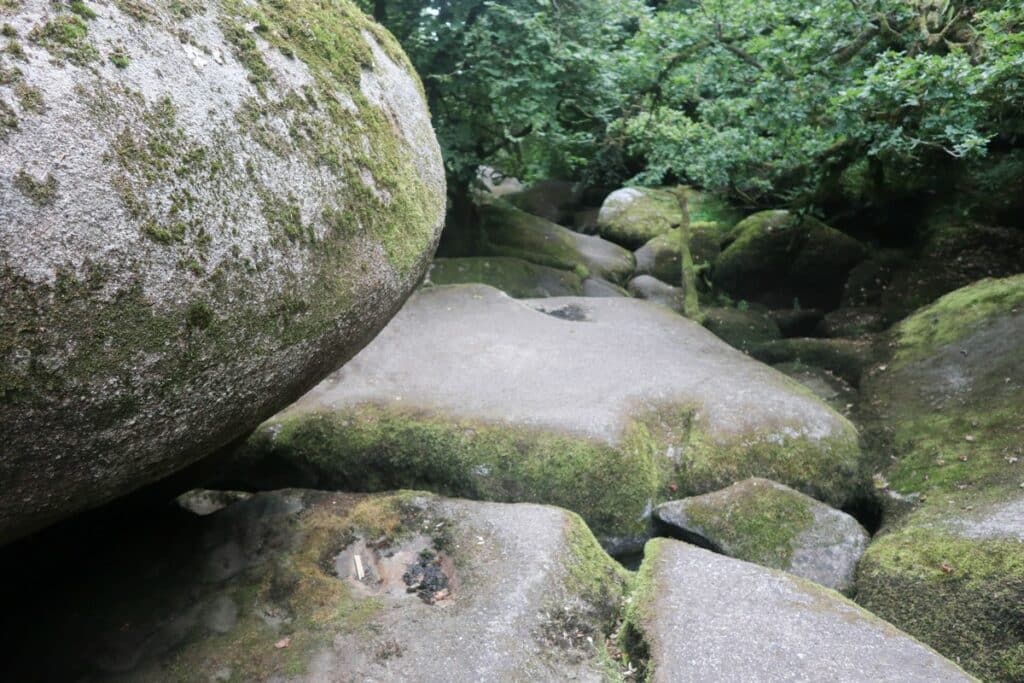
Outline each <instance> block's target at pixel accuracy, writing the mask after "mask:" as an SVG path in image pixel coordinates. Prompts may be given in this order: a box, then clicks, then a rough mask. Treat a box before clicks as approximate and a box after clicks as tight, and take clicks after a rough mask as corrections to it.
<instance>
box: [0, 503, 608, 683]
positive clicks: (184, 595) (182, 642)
mask: <svg viewBox="0 0 1024 683" xmlns="http://www.w3.org/2000/svg"><path fill="white" fill-rule="evenodd" d="M182 514H184V513H182ZM115 528H116V525H115ZM164 531H167V532H169V533H166V534H165V535H164V536H163V537H162V538H161V539H160V541H159V542H158V543H152V542H144V543H137V544H135V545H134V546H133V547H131V548H127V547H122V548H117V547H111V546H110V545H100V547H99V548H98V550H102V551H104V553H105V554H104V555H102V556H93V557H83V558H81V560H80V562H79V567H78V568H77V572H76V577H74V578H72V579H71V580H66V579H65V580H60V579H58V580H57V581H56V582H55V583H53V584H51V585H49V586H46V587H45V590H46V591H47V592H45V593H42V594H39V595H37V596H35V599H34V600H32V599H24V597H22V598H19V599H17V600H8V601H7V602H6V608H5V611H6V614H5V624H4V625H5V629H4V635H5V642H6V643H7V645H8V649H7V650H6V653H7V654H6V655H5V657H4V661H3V662H2V663H0V672H2V673H4V679H5V680H18V681H35V680H40V681H43V680H45V681H56V680H90V681H127V680H131V681H154V682H155V681H167V680H180V681H203V682H206V681H211V680H244V681H278V680H289V681H310V682H312V681H349V680H351V681H356V680H394V681H402V680H414V679H415V680H480V679H486V680H512V679H520V678H522V677H524V676H526V677H529V678H530V679H531V680H545V681H563V680H568V679H573V680H590V681H598V680H601V671H602V663H601V662H600V661H599V659H598V651H597V644H599V643H602V642H603V640H604V637H605V635H606V634H607V633H608V632H609V630H610V629H611V626H612V622H613V620H614V615H615V614H616V613H617V611H618V609H619V607H620V604H621V600H622V596H623V588H624V576H625V575H624V573H623V571H622V570H621V569H620V568H618V567H617V565H615V563H614V562H613V561H612V560H611V559H610V558H608V557H607V556H606V555H604V554H603V553H602V552H601V550H600V549H599V548H598V547H597V545H596V542H595V541H594V539H593V537H592V536H591V535H590V534H589V532H588V531H587V530H586V528H585V527H584V526H583V525H582V524H581V523H580V522H579V519H578V518H577V517H575V516H574V515H572V514H570V513H567V512H565V511H562V510H557V509H554V508H546V507H540V506H533V505H519V506H508V505H499V504H492V503H473V502H468V501H459V500H448V499H440V498H434V497H432V496H430V495H429V494H417V493H410V492H403V493H399V494H388V495H378V496H358V495H348V494H341V493H329V492H317V491H302V490H283V491H275V492H268V493H261V494H258V495H256V496H254V497H252V498H251V499H249V500H246V501H242V502H239V503H236V504H234V505H232V506H229V507H227V508H225V509H224V510H222V511H220V512H217V513H215V514H213V515H209V516H206V517H194V518H191V519H188V518H187V517H186V518H179V519H176V520H174V522H173V524H168V525H165V526H164ZM154 540H155V539H154ZM36 588H37V589H38V590H43V587H41V586H39V587H36ZM4 590H5V591H7V590H10V587H5V588H4ZM49 604H52V605H60V609H59V611H54V612H51V611H38V608H39V607H40V606H41V605H49ZM21 609H27V610H28V613H25V614H22V613H21V612H19V610H21ZM29 614H31V616H28V615H29ZM15 618H26V619H29V620H31V623H32V625H33V626H32V628H28V629H25V628H22V629H20V630H18V629H15V628H13V625H12V620H13V619H15ZM569 623H571V624H572V625H573V626H572V628H571V629H570V628H568V627H567V626H566V624H569ZM8 625H11V626H12V627H11V628H8ZM556 631H557V632H558V633H567V632H571V633H573V634H576V635H574V636H573V638H572V639H563V640H562V641H561V642H559V643H554V642H553V641H552V640H551V639H550V638H549V634H550V633H552V632H556Z"/></svg>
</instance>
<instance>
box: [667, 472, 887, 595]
mask: <svg viewBox="0 0 1024 683" xmlns="http://www.w3.org/2000/svg"><path fill="white" fill-rule="evenodd" d="M654 518H655V519H656V520H657V521H658V522H660V523H661V524H664V525H668V526H669V527H670V528H671V530H672V532H673V533H672V535H680V536H681V537H682V538H684V539H687V540H690V541H691V542H693V543H696V544H698V545H701V546H703V547H706V548H709V549H711V550H714V551H716V552H720V553H723V554H725V555H729V556H730V557H735V558H737V559H740V560H746V561H748V562H754V563H756V564H760V565H762V566H765V567H772V568H775V569H782V570H784V571H787V572H789V573H790V574H793V575H795V576H801V577H803V578H805V579H810V580H811V581H814V582H815V583H817V584H820V585H822V586H825V587H826V588H832V589H834V590H837V591H840V592H842V593H847V594H849V593H852V591H853V588H854V572H855V570H856V567H857V561H858V560H860V556H861V555H862V554H863V553H864V549H865V548H866V547H867V544H868V534H867V532H866V531H865V530H864V528H863V527H861V525H860V524H859V523H858V522H857V520H855V519H854V518H853V517H851V516H850V515H848V514H846V513H844V512H840V511H839V510H835V509H833V508H830V507H829V506H827V505H824V504H823V503H820V502H818V501H816V500H814V499H813V498H811V497H809V496H805V495H804V494H802V493H799V492H798V491H794V490H793V489H791V488H789V487H788V486H783V485H782V484H777V483H775V482H773V481H769V480H766V479H756V478H755V479H746V480H744V481H742V482H739V483H736V484H733V485H732V486H730V487H728V488H726V489H722V490H721V491H715V492H713V493H707V494H704V495H702V496H695V497H693V498H686V499H684V500H676V501H670V502H667V503H662V504H661V505H659V506H658V507H657V508H655V510H654Z"/></svg>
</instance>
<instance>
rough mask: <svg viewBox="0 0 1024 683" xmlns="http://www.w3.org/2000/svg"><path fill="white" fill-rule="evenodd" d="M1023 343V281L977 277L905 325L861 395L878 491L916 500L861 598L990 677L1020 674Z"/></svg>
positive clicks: (879, 548)
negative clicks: (883, 489)
mask: <svg viewBox="0 0 1024 683" xmlns="http://www.w3.org/2000/svg"><path fill="white" fill-rule="evenodd" d="M1022 335H1024V275H1019V276H1015V277H1011V278H1005V279H1001V280H982V281H980V282H977V283H975V284H973V285H970V286H968V287H965V288H963V289H959V290H956V291H955V292H951V293H950V294H947V295H946V296H944V297H942V298H940V299H939V300H938V301H936V302H935V303H934V304H932V305H930V306H927V307H925V308H923V309H921V310H920V311H918V312H917V313H915V314H914V315H912V316H910V317H909V318H907V319H906V320H904V321H903V322H901V323H900V324H899V325H898V326H897V327H896V328H895V329H894V331H893V349H892V351H893V353H892V357H891V358H890V359H889V360H888V361H887V362H886V363H884V364H882V365H880V366H878V367H877V368H876V369H875V370H874V371H873V372H871V373H870V374H869V375H867V376H866V377H865V380H864V385H863V388H862V391H863V393H864V395H865V402H864V404H865V407H866V408H870V409H871V413H870V415H869V416H868V417H869V418H871V419H872V420H873V423H872V422H869V423H868V424H869V435H870V436H871V437H872V442H873V446H874V447H873V450H877V451H878V452H879V453H880V455H881V456H883V458H882V460H881V461H880V462H879V464H878V467H879V474H878V476H877V480H878V485H879V486H881V487H886V488H888V489H889V490H891V491H892V492H894V493H895V494H899V495H900V496H902V497H905V498H906V497H911V498H917V499H919V500H920V501H921V502H920V505H919V507H918V509H916V510H915V511H913V512H912V513H910V514H906V515H904V516H902V517H893V518H890V519H888V520H887V521H886V525H885V527H884V528H883V531H884V533H883V535H882V536H881V537H879V538H878V539H877V540H876V541H875V542H874V543H873V544H872V545H871V546H870V547H869V548H868V551H867V553H866V554H865V556H864V559H863V561H862V566H861V569H860V571H859V576H858V582H857V590H858V600H859V601H861V602H862V603H863V604H864V605H866V606H868V607H869V608H870V609H872V610H874V611H876V612H878V613H879V614H880V615H882V616H883V617H885V618H886V619H889V620H890V621H892V622H893V623H895V624H897V625H899V626H901V627H902V628H904V629H906V630H907V631H909V632H910V633H913V634H915V635H916V636H917V637H919V638H921V639H922V640H924V641H925V642H927V643H929V644H931V645H932V646H933V647H935V648H936V649H937V650H939V651H940V652H942V653H944V654H945V655H946V656H948V657H954V658H959V660H960V662H961V663H962V664H963V665H964V666H965V668H967V669H968V670H970V671H972V672H974V673H976V674H978V675H979V676H980V677H982V678H984V679H986V680H993V681H996V680H1002V681H1018V680H1021V676H1022V675H1024V645H1022V644H1024V513H1022V509H1024V502H1022V501H1024V491H1022V484H1024V419H1022V412H1021V407H1022V406H1024V345H1022V344H1021V343H1020V339H1021V338H1022ZM913 494H916V495H913Z"/></svg>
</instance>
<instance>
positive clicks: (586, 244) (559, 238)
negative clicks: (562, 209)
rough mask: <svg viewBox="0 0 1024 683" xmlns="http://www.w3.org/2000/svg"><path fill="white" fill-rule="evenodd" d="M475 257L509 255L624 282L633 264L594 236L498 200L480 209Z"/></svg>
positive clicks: (626, 255)
mask: <svg viewBox="0 0 1024 683" xmlns="http://www.w3.org/2000/svg"><path fill="white" fill-rule="evenodd" d="M479 210H480V224H479V226H478V228H479V236H478V244H477V245H476V246H475V248H474V251H475V252H476V254H475V255H480V256H511V257H514V258H520V259H523V260H526V261H530V262H532V263H537V264H539V265H542V266H549V267H551V268H559V269H562V270H571V271H574V272H575V273H576V274H577V275H579V276H580V277H583V278H585V277H587V275H594V276H597V277H600V278H603V279H605V280H609V281H611V282H624V281H625V280H626V279H628V278H629V276H630V274H631V273H632V272H633V268H634V266H635V265H636V262H635V259H634V258H633V254H632V253H630V252H629V251H628V250H626V249H623V248H622V247H620V246H618V245H616V244H612V243H611V242H608V241H607V240H603V239H601V238H600V237H597V236H594V235H581V234H579V233H577V232H573V231H572V230H570V229H568V228H563V227H562V226H561V225H556V224H555V223H552V222H551V221H548V220H545V219H543V218H539V217H537V216H534V215H532V214H528V213H526V212H525V211H521V210H519V209H517V208H515V207H514V206H511V205H510V204H506V203H504V202H502V201H500V200H491V201H486V202H484V203H483V204H482V205H481V206H480V207H479Z"/></svg>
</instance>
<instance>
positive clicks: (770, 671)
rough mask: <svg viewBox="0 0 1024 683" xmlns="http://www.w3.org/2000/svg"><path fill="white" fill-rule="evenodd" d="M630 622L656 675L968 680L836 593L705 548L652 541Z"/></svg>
mask: <svg viewBox="0 0 1024 683" xmlns="http://www.w3.org/2000/svg"><path fill="white" fill-rule="evenodd" d="M647 550H648V558H647V559H646V560H645V566H644V567H642V568H641V574H642V575H643V577H644V579H645V584H644V588H643V590H642V591H641V593H640V594H639V595H638V596H637V597H636V598H634V600H636V602H635V604H634V606H633V616H632V622H631V623H632V624H633V625H634V628H638V629H640V631H641V632H642V634H643V637H644V638H645V640H646V642H647V645H648V647H649V653H650V662H649V673H652V676H651V680H653V681H655V682H656V683H657V682H660V681H674V682H678V681H715V680H734V681H893V682H894V683H895V682H899V683H905V682H907V681H921V682H922V683H925V682H927V683H933V682H934V681H970V680H973V679H972V678H971V677H970V676H968V675H967V674H965V673H964V672H963V671H961V670H960V669H959V668H958V667H957V666H956V665H954V664H953V663H951V662H949V661H948V660H946V659H943V658H942V657H941V656H940V655H938V654H937V653H936V652H934V651H933V650H931V649H929V648H928V647H926V646H924V645H922V644H921V643H919V642H917V641H916V640H914V639H913V638H911V637H910V636H908V635H906V634H904V633H902V632H901V631H899V630H897V629H896V628H895V627H894V626H892V625H890V624H887V623H886V622H884V621H882V620H881V619H879V618H877V617H875V616H874V615H872V614H871V613H869V612H867V611H865V610H863V609H861V608H859V607H857V606H856V605H854V604H853V603H851V602H849V601H847V600H846V599H844V598H843V597H842V596H840V595H839V594H838V593H835V592H833V591H830V590H827V589H825V588H821V587H820V586H816V585H814V584H812V583H810V582H808V581H805V580H802V579H799V578H796V577H793V576H790V575H788V574H784V573H782V572H779V571H775V570H770V569H765V568H763V567H759V566H757V565H754V564H750V563H747V562H742V561H739V560H734V559H732V558H728V557H725V556H722V555H717V554H715V553H712V552H710V551H708V550H704V549H702V548H697V547H695V546H691V545H688V544H686V543H681V542H679V541H673V540H669V539H657V540H655V541H651V542H650V543H649V544H648V546H647Z"/></svg>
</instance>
